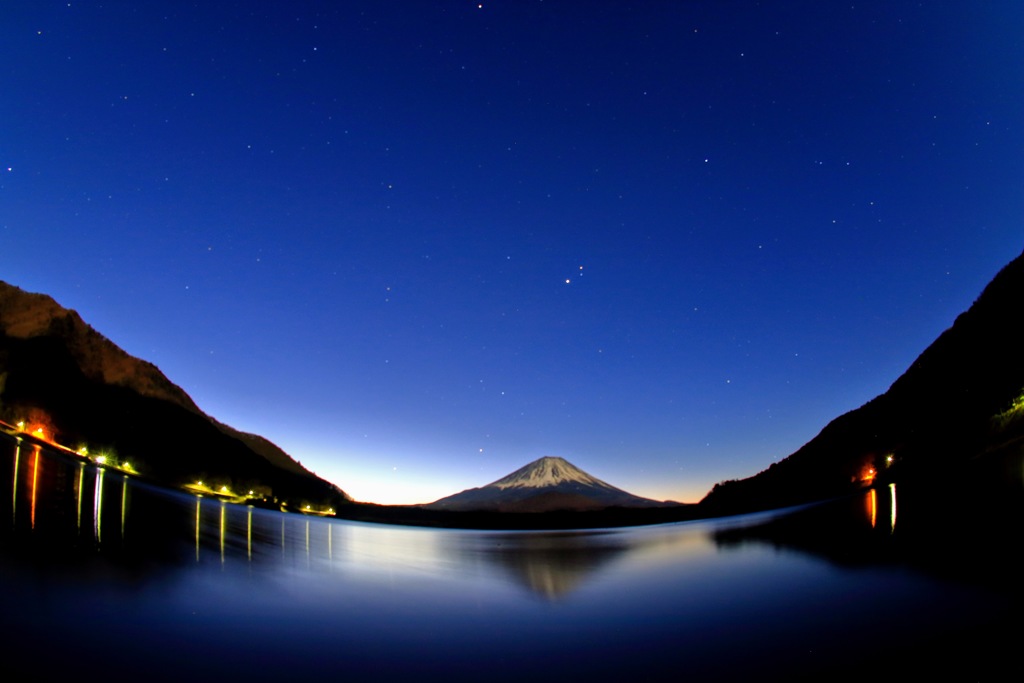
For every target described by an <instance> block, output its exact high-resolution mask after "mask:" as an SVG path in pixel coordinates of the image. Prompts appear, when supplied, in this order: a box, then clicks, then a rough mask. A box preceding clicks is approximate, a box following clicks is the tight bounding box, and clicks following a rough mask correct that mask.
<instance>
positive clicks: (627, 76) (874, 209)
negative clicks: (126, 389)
mask: <svg viewBox="0 0 1024 683" xmlns="http://www.w3.org/2000/svg"><path fill="white" fill-rule="evenodd" d="M1021 35H1024V5H1022V4H1020V3H1018V2H984V3H976V2H942V3H924V6H920V3H917V2H900V1H886V2H882V1H877V2H855V3H834V2H819V1H817V0H813V1H808V2H765V3H760V4H758V3H753V2H739V1H736V2H714V1H708V2H698V1H691V2H653V1H652V2H589V1H588V2H583V1H582V0H581V1H579V2H567V1H561V2H560V1H556V0H546V1H543V2H541V1H540V0H515V1H511V0H508V1H490V2H483V3H482V4H481V3H478V2H460V1H455V0H449V1H444V2H429V1H427V0H422V1H416V2H412V1H408V2H405V1H400V0H396V1H394V2H274V3H271V2H252V1H246V2H217V1H213V0H211V1H210V2H194V3H191V2H179V1H174V2H170V1H167V2H162V1H159V0H153V1H148V2H145V3H141V2H130V1H128V0H124V1H115V2H103V3H97V2H86V1H84V0H77V1H72V2H43V1H31V2H29V1H24V2H17V1H9V2H3V3H2V4H0V36H2V38H3V39H2V41H0V50H2V53H3V59H2V66H0V92H2V93H3V96H2V97H0V239H2V243H3V247H2V250H0V279H3V280H5V281H7V282H10V283H11V284H14V285H17V286H19V287H22V288H23V289H27V290H31V291H40V292H45V293H47V294H50V295H51V296H53V297H54V298H56V299H57V301H58V302H60V303H61V304H62V305H65V306H67V307H70V308H74V309H75V310H77V311H78V312H79V313H80V314H81V315H82V316H83V318H84V319H85V320H86V321H87V322H89V323H90V324H92V325H93V326H94V327H95V328H96V329H97V330H99V331H100V332H102V333H103V334H105V335H106V336H108V337H109V338H110V339H112V340H113V341H114V342H115V343H117V344H118V345H120V346H121V347H123V348H124V349H125V350H127V351H128V352H130V353H132V354H134V355H137V356H139V357H142V358H145V359H147V360H149V361H152V362H154V363H156V364H157V365H158V366H159V367H160V368H161V369H162V370H163V371H164V372H165V373H166V374H167V375H168V377H169V378H170V379H171V380H172V381H174V382H176V383H178V384H179V385H181V386H182V387H183V388H184V389H185V390H186V391H187V392H188V393H189V394H190V395H191V396H192V397H193V398H194V399H195V400H196V402H197V403H198V404H199V405H200V407H201V408H203V409H204V410H205V411H207V412H208V413H210V414H211V415H213V416H215V417H217V418H218V419H220V420H222V421H224V422H227V423H229V424H231V425H233V426H235V427H237V428H240V429H244V430H247V431H253V432H257V433H259V434H262V435H264V436H266V437H268V438H269V439H271V440H272V441H274V442H276V443H278V444H279V445H281V446H282V447H283V448H285V449H286V450H287V451H288V452H289V453H291V454H292V455H294V456H295V457H296V458H298V459H299V460H300V461H302V463H303V464H305V465H306V466H308V467H310V468H311V469H313V470H314V471H316V472H317V473H318V474H320V475H321V476H323V477H325V478H327V479H329V480H331V481H333V482H335V483H336V484H338V485H339V486H341V487H342V488H343V489H345V490H346V491H348V492H349V493H351V494H352V495H353V496H354V497H356V498H357V499H360V500H368V501H374V502H385V503H416V502H427V501H430V500H434V499H436V498H439V497H441V496H444V495H448V494H450V493H454V492H456V491H459V490H461V489H464V488H467V487H470V486H477V485H482V484H486V483H488V482H490V481H493V480H494V479H497V478H499V477H501V476H503V475H504V474H507V473H508V472H510V471H512V470H514V469H516V468H518V467H520V466H521V465H523V464H525V463H526V462H528V461H530V460H533V459H535V458H537V457H540V456H543V455H558V456H562V457H565V458H567V459H569V460H570V461H572V462H573V463H575V464H576V465H577V466H579V467H581V468H583V469H585V470H587V471H588V472H590V473H591V474H593V475H595V476H598V477H600V478H602V479H605V480H606V481H609V482H610V483H613V484H615V485H617V486H620V487H622V488H625V489H627V490H630V491H632V492H634V493H637V494H640V495H645V496H650V497H653V498H672V499H676V500H683V501H695V500H697V499H699V498H700V497H701V496H702V495H703V494H704V493H705V492H706V491H707V490H708V489H709V488H710V487H711V486H712V485H713V484H714V483H715V482H717V481H720V480H723V479H731V478H739V477H743V476H748V475H751V474H754V473H756V472H757V471H759V470H761V469H764V468H765V467H767V466H768V465H769V464H770V463H772V462H773V461H775V460H778V459H780V458H782V457H784V456H786V455H788V454H789V453H791V452H792V451H794V450H796V449H797V448H798V447H799V446H801V445H802V444H803V443H805V442H806V441H808V440H809V439H811V438H812V437H813V436H814V435H815V434H817V432H818V431H819V430H820V429H821V428H822V427H823V426H824V425H825V424H826V423H827V422H828V421H829V420H831V419H832V418H834V417H836V416H838V415H839V414H841V413H843V412H846V411H848V410H850V409H853V408H856V407H858V406H860V405H861V404H863V403H864V402H865V401H867V400H869V399H870V398H872V397H873V396H875V395H877V394H879V393H881V392H883V391H885V389H887V388H888V386H889V384H891V382H892V381H893V380H895V379H896V377H897V376H898V375H899V374H900V373H901V372H902V371H903V370H904V369H905V368H906V367H907V366H908V365H909V364H910V363H911V362H912V361H913V359H914V358H915V357H916V356H917V354H918V353H920V352H921V351H922V350H923V349H924V348H925V347H926V346H927V345H928V344H929V343H930V342H931V341H932V340H933V339H934V338H935V337H936V336H937V335H938V334H939V333H940V332H941V331H942V330H943V329H945V328H946V327H948V326H949V325H950V324H951V323H952V322H953V319H954V318H955V316H956V315H957V314H958V313H960V312H962V311H963V310H964V309H966V308H967V307H968V306H969V305H970V303H971V302H972V301H973V300H974V298H975V297H976V296H977V295H978V294H979V293H980V291H981V289H982V288H983V286H984V285H985V284H986V283H987V282H988V281H989V280H990V279H991V278H992V276H994V275H995V273H996V272H997V271H998V270H999V268H1000V267H1002V266H1003V265H1004V264H1005V263H1007V262H1008V261H1010V260H1011V259H1012V258H1013V257H1015V256H1016V255H1018V254H1019V253H1020V252H1021V249H1022V247H1024V239H1022V237H1024V234H1022V230H1021V217H1022V209H1024V191H1022V190H1024V187H1022V184H1024V183H1022V181H1024V88H1022V87H1021V85H1022V74H1024V43H1022V42H1021V40H1020V36H1021Z"/></svg>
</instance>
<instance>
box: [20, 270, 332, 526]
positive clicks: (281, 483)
mask: <svg viewBox="0 0 1024 683" xmlns="http://www.w3.org/2000/svg"><path fill="white" fill-rule="evenodd" d="M0 419H3V420H5V421H7V422H14V421H17V420H20V419H26V420H30V421H37V422H43V423H45V424H46V426H47V428H48V430H49V431H48V434H52V435H53V438H54V440H55V441H57V442H58V443H61V444H64V445H69V446H71V447H77V446H78V445H79V444H87V445H88V446H89V447H90V449H91V450H94V451H98V450H107V451H110V452H111V453H113V454H116V456H117V458H119V459H121V460H129V459H130V461H131V462H132V463H133V464H134V465H135V467H136V469H138V470H139V472H140V474H141V475H143V476H148V477H152V478H154V479H155V480H158V481H161V482H163V483H167V484H171V485H178V484H184V483H189V482H193V481H195V480H197V479H201V480H204V481H208V482H211V483H213V482H216V483H217V484H218V485H221V484H223V485H226V486H228V487H229V488H230V489H232V490H248V489H250V488H251V489H254V490H255V489H259V490H260V491H266V492H268V493H269V494H270V497H272V498H279V499H281V500H285V499H287V500H289V501H290V502H292V503H294V504H298V503H300V502H308V503H310V504H316V505H318V506H319V505H321V504H326V505H336V504H337V503H339V502H344V501H346V500H348V496H347V495H346V494H345V493H344V492H343V491H341V490H340V489H339V488H337V487H336V486H334V485H333V484H330V483H328V482H326V481H324V480H322V479H320V478H318V477H316V476H315V475H314V474H312V473H311V472H309V471H308V470H306V469H305V468H303V467H302V466H301V465H300V464H299V463H297V462H295V460H294V459H292V458H291V457H290V456H288V455H287V454H286V453H284V451H282V450H281V449H280V448H278V447H277V446H275V445H274V444H272V443H271V442H269V441H267V440H266V439H263V438H262V437H258V436H256V435H252V434H245V433H243V432H239V431H237V430H235V429H233V428H231V427H228V426H227V425H223V424H221V423H219V422H217V421H216V420H214V419H213V418H211V417H209V416H208V415H206V414H204V413H203V412H202V411H201V410H200V409H199V408H198V407H197V406H196V404H195V402H193V401H192V399H191V398H190V397H189V396H188V395H187V394H186V393H185V392H184V391H183V390H182V389H181V388H180V387H178V386H177V385H175V384H174V383H173V382H171V381H170V380H168V379H167V378H166V377H165V376H164V375H163V373H161V372H160V370H159V369H158V368H157V367H156V366H155V365H153V364H152V363H148V362H146V361H142V360H139V359H137V358H134V357H132V356H131V355H129V354H128V353H126V352H125V351H123V350H122V349H120V348H119V347H118V346H116V345H115V344H114V343H113V342H111V341H110V340H108V339H107V338H106V337H104V336H103V335H101V334H100V333H98V332H96V331H95V330H94V329H93V328H91V327H90V326H89V325H87V324H86V323H85V322H84V321H82V319H81V317H80V316H79V315H78V314H77V313H76V312H74V311H71V310H68V309H65V308H62V307H61V306H60V305H58V304H57V303H56V302H55V301H54V300H53V299H51V298H50V297H48V296H45V295H42V294H33V293H28V292H24V291H22V290H21V289H19V288H17V287H14V286H12V285H8V284H6V283H3V282H0Z"/></svg>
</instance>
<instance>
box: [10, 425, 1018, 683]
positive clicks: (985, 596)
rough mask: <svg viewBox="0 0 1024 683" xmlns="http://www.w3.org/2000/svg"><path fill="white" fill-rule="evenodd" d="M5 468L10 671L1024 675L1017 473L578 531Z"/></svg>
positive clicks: (411, 676) (298, 677)
mask: <svg viewBox="0 0 1024 683" xmlns="http://www.w3.org/2000/svg"><path fill="white" fill-rule="evenodd" d="M16 465H17V471H16V472H15V466H16ZM0 470H2V472H3V474H0V485H2V486H3V487H4V488H3V489H2V490H5V491H6V492H7V495H5V496H4V498H2V499H0V500H4V499H6V500H7V501H8V502H7V503H6V504H3V505H0V582H2V583H0V586H2V593H0V639H2V640H0V643H2V644H0V680H3V681H12V682H13V681H33V680H38V681H57V680H74V679H90V680H99V681H122V680H125V681H127V680H136V681H154V680H159V681H162V680H172V681H206V680H225V679H232V680H242V681H346V680H368V681H392V680H420V681H434V680H437V681H556V680H573V681H577V680H579V681H612V680H615V681H653V680H686V681H716V680H723V681H728V680H772V681H774V680H778V681H789V680H801V679H806V680H835V679H836V678H837V677H842V678H843V679H844V680H850V676H853V677H854V678H859V677H863V678H865V679H871V680H903V679H912V678H913V679H917V678H918V677H919V676H921V675H928V676H932V677H935V676H941V678H942V680H1020V676H1021V673H1022V668H1024V667H1022V665H1021V664H1020V662H1019V661H1018V660H1019V654H1020V653H1021V645H1020V643H1021V636H1022V635H1024V634H1022V630H1021V628H1020V621H1019V617H1020V607H1021V604H1022V601H1021V596H1022V593H1021V590H1020V589H1019V587H1018V584H1019V583H1020V582H1022V581H1024V576H1022V575H1021V570H1022V563H1021V561H1020V560H1019V559H1015V558H1016V557H1017V551H1018V549H1019V548H1020V546H1021V545H1022V543H1021V541H1022V538H1024V537H1022V536H1021V533H1020V532H1021V524H1020V522H1021V514H1020V511H1021V507H1020V505H1019V500H1020V499H1021V495H1020V492H1021V488H1022V487H1021V479H1020V468H1019V459H1018V461H1016V464H1013V465H1012V466H1011V467H1008V468H1007V469H1006V470H1005V471H1002V470H1001V474H1003V475H1005V477H1004V478H1003V483H1002V484H1001V485H1000V486H997V487H995V489H993V490H994V491H995V493H991V492H987V493H986V495H983V496H973V497H971V496H967V495H965V494H964V492H963V491H957V490H955V489H954V488H953V487H952V486H951V487H950V490H949V491H947V492H943V493H942V494H941V495H938V496H935V495H931V493H933V492H930V493H929V494H928V495H925V494H923V493H915V492H914V491H907V492H904V491H902V490H897V488H896V487H888V488H881V489H879V490H876V491H870V492H867V493H866V494H864V495H863V496H859V497H857V498H854V499H848V500H844V501H837V502H833V503H831V504H828V505H822V506H816V507H813V508H807V509H803V510H798V511H795V512H792V511H791V512H789V513H787V514H782V513H776V514H764V515H758V516H749V517H743V518H732V519H725V520H717V521H708V522H689V523H680V524H672V525H662V526H653V527H645V528H632V529H615V530H605V531H585V532H582V531H580V532H573V531H566V532H480V531H457V530H432V529H421V528H407V527H386V526H378V525H372V524H360V523H350V522H345V521H338V520H333V519H331V520H329V519H324V518H318V517H306V516H301V515H286V514H282V513H278V512H271V511H266V510H259V509H253V508H250V507H245V506H235V505H228V504H222V503H221V502H219V501H217V500H213V499H210V498H197V497H195V496H190V495H187V494H178V493H171V492H167V491H163V490H159V489H155V488H152V487H149V486H146V485H144V484H140V483H138V482H137V481H135V480H133V479H131V478H126V477H125V476H124V475H123V474H121V473H119V472H115V471H111V470H103V469H100V468H97V467H95V466H91V465H82V464H79V463H77V462H73V461H71V460H66V459H64V458H62V457H58V456H55V455H52V454H47V453H45V452H44V453H37V452H36V451H35V449H34V448H32V447H25V446H23V447H22V448H21V449H20V452H19V453H18V457H17V463H16V458H15V449H14V446H13V443H11V444H8V442H7V440H6V439H4V440H2V441H0ZM1014 477H1016V480H1014ZM968 501H971V502H969V503H968ZM965 506H966V507H969V508H970V509H965Z"/></svg>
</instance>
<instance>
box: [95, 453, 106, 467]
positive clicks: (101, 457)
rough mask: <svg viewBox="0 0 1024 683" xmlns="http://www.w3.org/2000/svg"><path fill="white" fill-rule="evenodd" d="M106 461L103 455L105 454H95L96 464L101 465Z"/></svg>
mask: <svg viewBox="0 0 1024 683" xmlns="http://www.w3.org/2000/svg"><path fill="white" fill-rule="evenodd" d="M106 462H107V456H105V455H99V456H96V464H98V465H103V464H105V463H106Z"/></svg>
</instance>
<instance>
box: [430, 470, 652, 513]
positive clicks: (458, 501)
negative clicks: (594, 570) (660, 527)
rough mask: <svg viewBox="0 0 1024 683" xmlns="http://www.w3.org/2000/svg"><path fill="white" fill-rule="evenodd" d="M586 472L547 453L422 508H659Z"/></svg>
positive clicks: (463, 509) (516, 510)
mask: <svg viewBox="0 0 1024 683" xmlns="http://www.w3.org/2000/svg"><path fill="white" fill-rule="evenodd" d="M664 504H665V503H661V502H658V501H656V500H651V499H649V498H641V497H640V496H635V495H633V494H632V493H628V492H626V491H623V490H622V489H619V488H616V487H614V486H612V485H611V484H608V483H605V482H603V481H601V480H600V479H598V478H597V477H595V476H593V475H590V474H587V473H586V472H584V471H583V470H581V469H580V468H578V467H576V466H575V465H573V464H572V463H571V462H569V461H568V460H566V459H564V458H557V457H552V456H547V457H543V458H539V459H538V460H534V461H533V462H531V463H530V464H529V465H526V466H524V467H520V468H519V469H518V470H516V471H515V472H513V473H511V474H509V475H507V476H504V477H502V478H501V479H498V480H497V481H495V482H492V483H490V484H488V485H487V486H483V487H480V488H473V489H467V490H465V491H462V492H461V493H456V494H454V495H451V496H448V497H446V498H442V499H440V500H437V501H434V502H433V503H429V504H428V505H425V506H424V507H426V508H429V509H434V510H462V511H468V510H493V511H499V512H550V511H553V510H597V509H601V508H607V507H658V506H661V505H664Z"/></svg>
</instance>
